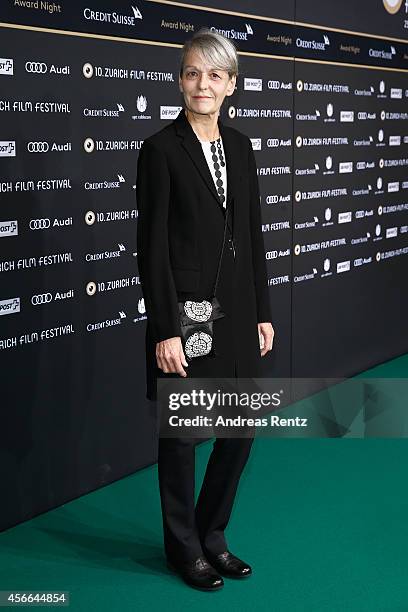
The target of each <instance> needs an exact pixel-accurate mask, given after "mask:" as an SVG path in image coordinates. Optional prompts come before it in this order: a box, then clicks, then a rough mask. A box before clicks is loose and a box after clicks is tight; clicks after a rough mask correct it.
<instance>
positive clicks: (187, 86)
mask: <svg viewBox="0 0 408 612" xmlns="http://www.w3.org/2000/svg"><path fill="white" fill-rule="evenodd" d="M235 82H236V76H235V75H234V76H232V77H230V76H229V75H228V72H227V71H226V70H219V69H217V68H214V67H212V66H209V65H208V64H206V63H205V62H204V58H203V57H202V56H201V54H199V53H197V51H194V50H193V49H192V50H190V51H189V52H188V54H187V56H186V58H185V62H184V69H183V75H182V77H179V86H180V91H181V92H182V93H183V96H184V102H185V105H186V108H187V109H188V110H190V111H192V112H194V113H198V114H200V115H210V114H213V113H216V114H218V111H219V109H220V107H221V104H222V103H223V101H224V98H225V97H226V96H230V95H231V94H233V93H234V89H235Z"/></svg>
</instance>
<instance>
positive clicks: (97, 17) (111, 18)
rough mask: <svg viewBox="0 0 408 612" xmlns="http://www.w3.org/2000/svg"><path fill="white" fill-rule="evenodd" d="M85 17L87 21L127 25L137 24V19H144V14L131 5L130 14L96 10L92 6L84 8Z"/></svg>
mask: <svg viewBox="0 0 408 612" xmlns="http://www.w3.org/2000/svg"><path fill="white" fill-rule="evenodd" d="M83 15H84V18H85V19H86V20H87V21H99V22H101V23H113V24H115V25H127V26H135V25H136V19H143V15H142V13H141V12H140V10H139V9H138V8H137V7H135V6H132V5H131V7H130V15H125V14H123V13H116V12H115V11H114V12H111V13H110V12H107V11H94V10H93V9H90V8H85V9H84V13H83Z"/></svg>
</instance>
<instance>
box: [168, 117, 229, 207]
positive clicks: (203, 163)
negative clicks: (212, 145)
mask: <svg viewBox="0 0 408 612" xmlns="http://www.w3.org/2000/svg"><path fill="white" fill-rule="evenodd" d="M174 127H175V129H176V132H177V135H178V136H180V137H181V138H182V146H183V147H184V148H185V150H186V151H187V153H188V154H189V155H190V157H191V159H192V160H193V162H194V164H195V166H196V168H197V170H198V172H199V173H200V175H201V176H202V178H203V179H204V182H205V184H206V185H207V187H208V189H209V190H210V192H211V193H212V195H213V196H214V198H215V201H216V202H217V204H218V206H219V208H220V209H221V211H222V213H223V214H224V210H225V209H224V208H223V206H222V204H221V202H220V199H219V197H218V193H217V190H216V188H215V185H214V180H213V177H212V175H211V172H210V169H209V167H208V164H207V160H206V158H205V155H204V153H203V149H202V147H201V144H200V142H199V140H198V138H197V136H196V135H195V132H194V130H193V128H192V127H191V125H190V122H189V121H188V119H187V117H186V115H185V112H184V109H181V111H180V113H179V115H178V116H177V118H176V119H175V120H174ZM218 128H219V130H220V134H221V137H222V142H223V145H224V150H225V158H226V164H227V182H228V184H227V206H231V203H232V201H233V187H234V184H235V181H236V167H235V166H236V164H234V163H233V159H234V157H235V152H234V150H233V147H232V143H231V142H230V138H229V135H228V132H226V130H225V127H224V125H223V123H222V122H221V120H220V119H218Z"/></svg>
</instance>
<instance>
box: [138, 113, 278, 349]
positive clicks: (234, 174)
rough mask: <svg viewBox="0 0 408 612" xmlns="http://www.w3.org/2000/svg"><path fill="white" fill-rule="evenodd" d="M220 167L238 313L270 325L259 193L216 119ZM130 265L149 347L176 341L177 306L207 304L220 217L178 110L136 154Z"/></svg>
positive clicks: (241, 149) (251, 164)
mask: <svg viewBox="0 0 408 612" xmlns="http://www.w3.org/2000/svg"><path fill="white" fill-rule="evenodd" d="M218 125H219V130H220V133H221V136H222V139H223V145H224V150H225V156H226V163H227V206H228V210H229V213H228V215H229V217H230V219H229V220H230V223H229V225H230V228H231V231H232V232H233V240H234V245H235V252H236V259H235V264H236V270H237V279H238V281H237V282H238V286H237V290H238V292H239V296H240V297H239V299H238V300H237V301H238V302H239V307H240V308H241V309H242V316H243V317H245V318H246V320H248V317H249V318H251V319H253V322H254V323H256V322H259V323H260V322H265V321H271V315H270V308H269V299H268V287H267V276H266V260H265V250H264V244H263V236H262V230H261V212H260V201H259V187H258V178H257V171H256V163H255V156H254V153H253V149H252V144H251V141H250V139H249V138H248V137H247V136H245V135H244V134H242V133H241V132H239V131H238V130H236V129H234V128H232V127H229V126H226V125H224V124H223V123H222V122H221V120H220V119H219V120H218ZM136 189H137V191H136V196H137V207H138V225H137V258H138V266H139V275H140V281H141V285H142V290H143V295H144V299H145V306H146V314H147V318H148V324H149V325H150V334H151V338H152V339H153V340H154V342H160V341H161V340H165V339H167V338H171V337H174V336H180V335H181V332H180V324H179V314H178V304H177V303H178V301H179V300H180V299H186V297H187V296H191V297H192V298H194V299H204V298H209V297H210V295H211V290H212V287H213V284H214V279H215V275H216V268H217V262H218V257H219V252H220V251H219V245H220V244H221V242H222V230H223V219H224V214H225V211H224V209H223V207H222V205H221V204H220V201H219V199H218V194H217V191H216V188H215V186H214V181H213V178H212V175H211V173H210V170H209V168H208V165H207V161H206V159H205V156H204V153H203V151H202V147H201V144H200V142H199V140H198V139H197V137H196V135H195V133H194V131H193V129H192V127H191V125H190V123H189V121H188V119H187V117H186V115H185V112H184V109H182V110H181V111H180V114H179V115H178V117H177V118H176V119H175V120H174V121H173V122H172V123H170V124H168V125H167V126H165V127H164V128H163V129H161V130H160V131H159V132H157V133H155V134H153V135H152V136H150V137H149V138H147V139H146V140H145V141H144V142H143V144H142V147H141V149H140V152H139V158H138V166H137V182H136Z"/></svg>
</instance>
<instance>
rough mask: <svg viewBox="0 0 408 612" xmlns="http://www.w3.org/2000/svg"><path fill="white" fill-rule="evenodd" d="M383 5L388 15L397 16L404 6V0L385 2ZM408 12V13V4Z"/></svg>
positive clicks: (384, 0) (386, 0) (387, 0)
mask: <svg viewBox="0 0 408 612" xmlns="http://www.w3.org/2000/svg"><path fill="white" fill-rule="evenodd" d="M383 5H384V8H385V10H386V11H387V13H390V15H395V14H396V13H398V11H399V10H400V8H401V6H402V0H383ZM407 12H408V4H407Z"/></svg>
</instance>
